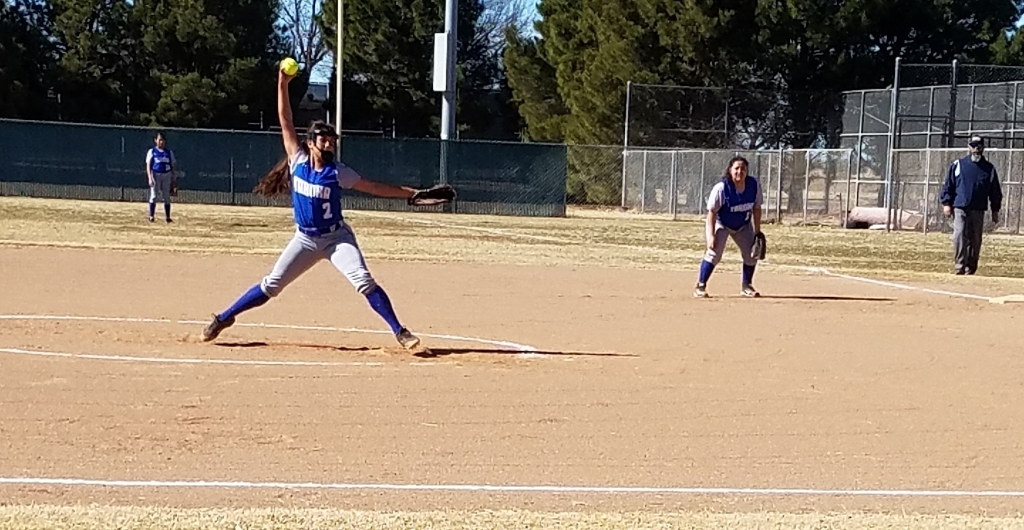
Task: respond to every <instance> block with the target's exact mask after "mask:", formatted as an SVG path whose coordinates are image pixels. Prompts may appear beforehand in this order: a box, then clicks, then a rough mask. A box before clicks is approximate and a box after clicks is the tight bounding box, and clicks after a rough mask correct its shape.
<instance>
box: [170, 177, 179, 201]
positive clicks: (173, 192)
mask: <svg viewBox="0 0 1024 530" xmlns="http://www.w3.org/2000/svg"><path fill="white" fill-rule="evenodd" d="M177 196H178V181H177V180H172V181H171V197H177Z"/></svg>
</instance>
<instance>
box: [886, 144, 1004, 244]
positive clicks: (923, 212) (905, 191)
mask: <svg viewBox="0 0 1024 530" xmlns="http://www.w3.org/2000/svg"><path fill="white" fill-rule="evenodd" d="M965 154H966V151H965V150H964V149H897V150H895V151H894V152H893V161H894V164H893V175H894V195H895V201H894V204H895V206H894V208H895V211H896V212H897V213H898V215H895V216H894V218H893V223H894V225H895V228H896V229H902V230H914V231H920V232H929V231H938V232H950V231H952V226H953V225H952V221H951V220H949V219H947V218H946V217H945V216H944V215H943V213H942V206H941V205H940V204H939V197H940V194H941V193H942V187H943V185H944V184H945V181H946V174H947V172H948V169H949V166H950V165H951V164H952V163H953V161H954V160H957V159H959V158H962V157H963V156H964V155H965ZM985 158H987V159H988V160H989V161H990V162H992V164H993V165H994V166H995V168H996V171H997V172H998V174H999V180H1000V185H1001V188H1002V192H1003V203H1002V212H1001V218H1000V219H999V224H998V225H996V226H994V227H993V229H996V230H999V231H1003V232H1007V233H1012V234H1020V230H1021V224H1022V223H1024V180H1022V175H1024V149H1000V148H987V149H985Z"/></svg>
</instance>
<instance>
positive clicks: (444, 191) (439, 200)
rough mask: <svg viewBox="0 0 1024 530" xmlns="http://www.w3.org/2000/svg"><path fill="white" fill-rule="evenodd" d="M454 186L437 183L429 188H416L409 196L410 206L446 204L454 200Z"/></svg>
mask: <svg viewBox="0 0 1024 530" xmlns="http://www.w3.org/2000/svg"><path fill="white" fill-rule="evenodd" d="M455 196H456V195H455V188H453V187H451V186H449V185H447V184H439V185H437V186H434V187H432V188H429V189H425V190H416V193H415V194H413V196H412V197H409V205H410V206H434V205H437V204H447V203H450V202H452V201H454V200H455Z"/></svg>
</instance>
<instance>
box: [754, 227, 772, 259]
mask: <svg viewBox="0 0 1024 530" xmlns="http://www.w3.org/2000/svg"><path fill="white" fill-rule="evenodd" d="M767 253H768V240H767V239H765V237H764V232H758V233H756V234H754V246H753V247H751V249H750V257H752V258H755V259H764V257H765V255H766V254H767Z"/></svg>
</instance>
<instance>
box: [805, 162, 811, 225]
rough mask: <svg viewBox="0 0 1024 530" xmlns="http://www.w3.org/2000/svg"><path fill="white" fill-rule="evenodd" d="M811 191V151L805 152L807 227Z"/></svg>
mask: <svg viewBox="0 0 1024 530" xmlns="http://www.w3.org/2000/svg"><path fill="white" fill-rule="evenodd" d="M810 190H811V150H810V149H807V150H805V151H804V226H807V196H808V195H810V193H809V192H810Z"/></svg>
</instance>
